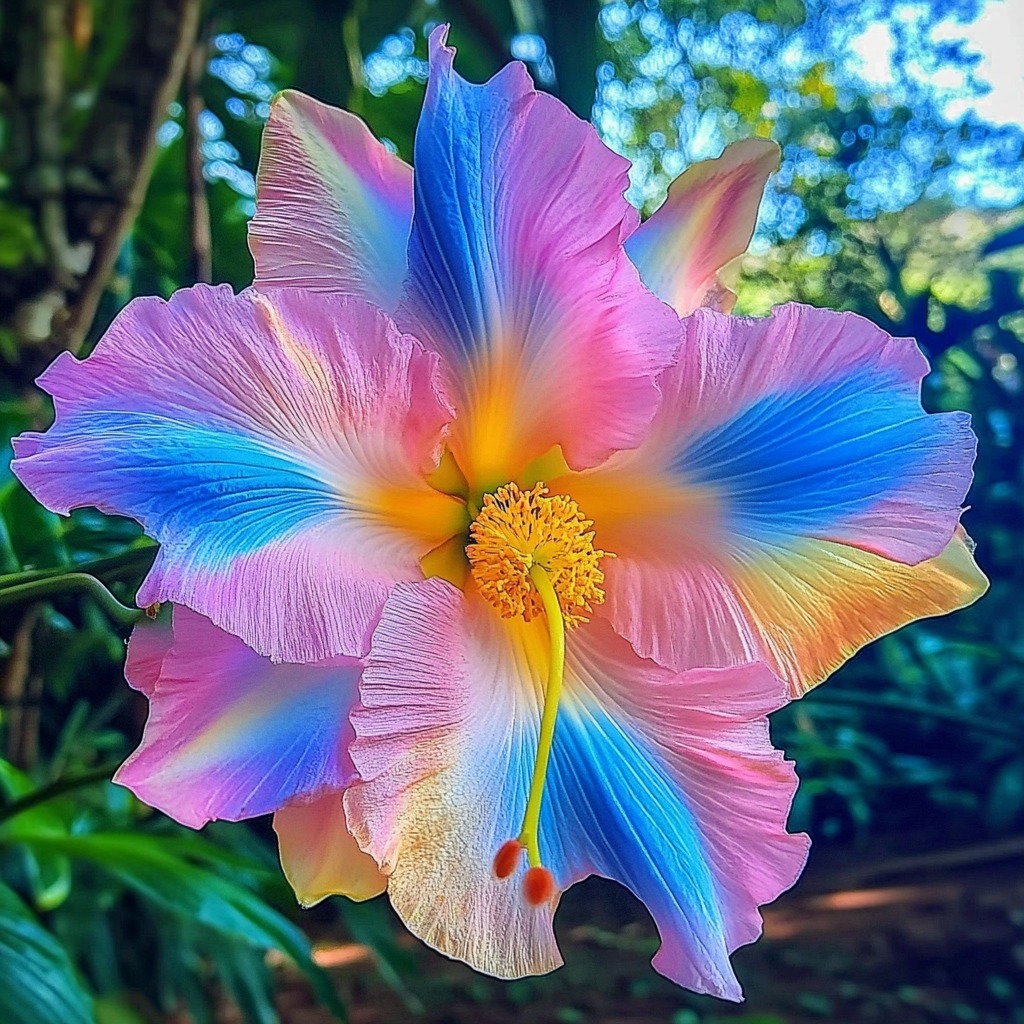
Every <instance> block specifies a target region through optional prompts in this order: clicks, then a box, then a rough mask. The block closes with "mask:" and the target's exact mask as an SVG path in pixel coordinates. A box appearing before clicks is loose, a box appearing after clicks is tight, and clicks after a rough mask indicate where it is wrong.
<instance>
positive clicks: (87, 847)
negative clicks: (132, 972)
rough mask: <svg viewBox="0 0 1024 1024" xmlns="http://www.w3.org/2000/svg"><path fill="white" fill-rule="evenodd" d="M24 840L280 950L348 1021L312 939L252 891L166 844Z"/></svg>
mask: <svg viewBox="0 0 1024 1024" xmlns="http://www.w3.org/2000/svg"><path fill="white" fill-rule="evenodd" d="M24 841H25V842H29V843H31V844H32V845H33V846H34V847H36V848H41V849H51V850H55V851H58V852H61V853H64V854H66V855H67V856H69V857H72V858H81V859H83V860H88V861H91V862H92V863H93V864H95V865H97V866H98V867H100V868H102V869H103V870H104V871H107V872H108V873H109V874H111V875H113V876H114V877H115V878H117V879H118V880H120V881H121V882H122V883H123V884H124V885H125V886H126V887H128V888H129V889H131V890H133V891H134V892H135V893H137V894H138V895H139V896H141V897H142V898H144V899H146V900H148V901H150V902H151V903H153V904H154V905H155V906H157V907H158V908H160V909H162V910H164V911H167V912H168V913H171V914H174V915H176V916H177V917H181V918H183V919H185V920H189V921H193V922H198V923H200V924H202V925H204V926H206V927H207V928H209V929H211V930H212V931H215V932H217V933H219V934H221V935H223V936H224V937H226V938H229V939H231V940H233V941H236V942H241V943H244V944H248V945H250V946H253V947H256V948H258V949H277V950H280V951H281V952H282V953H284V954H285V956H287V957H289V958H290V959H291V960H293V961H294V962H295V964H296V966H298V968H299V969H300V970H301V971H302V972H303V973H304V974H305V975H306V977H307V978H308V979H309V981H310V983H311V984H312V986H313V989H314V991H315V992H316V994H317V997H318V998H319V999H320V1001H321V1002H322V1003H323V1004H324V1005H325V1006H327V1007H328V1008H329V1009H330V1010H331V1012H332V1013H334V1014H335V1015H336V1016H337V1017H338V1018H339V1019H341V1020H343V1019H345V1011H344V1007H343V1006H342V1005H341V1002H340V1001H339V999H338V996H337V993H336V992H335V991H334V986H333V985H332V984H331V981H330V978H329V977H328V976H327V974H326V973H325V972H324V971H322V970H321V969H320V968H319V967H317V965H316V964H315V963H314V961H313V958H312V956H311V950H310V945H309V940H308V939H307V938H306V936H305V935H304V934H303V933H302V931H301V930H300V929H299V928H297V927H296V926H295V925H293V924H292V923H291V922H290V921H289V920H288V919H287V918H286V917H284V916H282V915H281V914H279V913H278V912H277V911H276V910H274V909H273V908H272V907H270V906H268V905H267V904H266V903H264V902H263V901H262V900H261V899H260V898H259V897H258V896H256V895H254V894H253V893H252V892H250V891H249V890H248V889H244V888H242V887H241V886H239V885H236V884H235V883H234V882H231V881H229V880H228V879H226V878H222V877H221V876H220V875H217V874H215V873H214V872H213V871H210V870H208V869H206V868H205V867H199V866H197V865H195V864H192V863H189V862H188V861H186V860H184V859H182V858H181V857H179V856H175V854H174V852H172V851H173V847H172V848H171V849H168V848H167V847H166V844H165V843H164V842H163V841H162V840H160V839H156V838H154V837H152V836H144V835H136V834H133V833H117V832H107V833H102V834H94V835H75V836H72V835H68V836H37V837H33V838H28V839H25V840H24Z"/></svg>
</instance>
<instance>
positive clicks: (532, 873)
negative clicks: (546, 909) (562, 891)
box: [523, 867, 555, 907]
mask: <svg viewBox="0 0 1024 1024" xmlns="http://www.w3.org/2000/svg"><path fill="white" fill-rule="evenodd" d="M523 893H524V895H525V896H526V902H527V903H530V904H532V905H533V906H535V907H539V906H540V905H541V904H542V903H547V902H548V901H549V900H550V899H551V897H552V896H554V895H555V876H554V875H552V874H551V872H550V871H548V869H547V868H541V867H536V868H530V870H529V871H527V872H526V875H525V876H524V878H523Z"/></svg>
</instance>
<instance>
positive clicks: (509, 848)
mask: <svg viewBox="0 0 1024 1024" xmlns="http://www.w3.org/2000/svg"><path fill="white" fill-rule="evenodd" d="M525 849H526V847H525V846H523V844H522V843H521V842H519V840H518V839H508V840H506V841H505V842H504V843H502V844H501V847H500V849H499V850H498V852H497V853H496V854H495V855H494V873H495V875H497V876H498V878H508V876H509V875H511V874H512V872H514V871H515V869H516V868H517V867H519V861H520V858H521V857H522V855H523V850H525Z"/></svg>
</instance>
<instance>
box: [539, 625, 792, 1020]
mask: <svg viewBox="0 0 1024 1024" xmlns="http://www.w3.org/2000/svg"><path fill="white" fill-rule="evenodd" d="M566 686H567V690H568V693H569V697H568V699H567V701H566V706H565V707H564V709H563V711H562V718H561V719H560V721H559V723H558V729H557V732H556V736H555V746H554V751H553V754H552V768H551V773H552V774H551V777H550V779H551V781H550V786H551V792H550V801H551V804H550V808H549V810H548V812H547V815H546V821H545V823H544V825H542V829H544V828H546V829H547V830H548V836H549V839H548V844H549V852H546V853H545V856H546V857H549V858H550V861H551V865H552V868H553V870H555V876H556V878H557V879H558V881H559V883H560V885H562V886H563V887H564V886H566V885H568V884H569V883H570V882H572V881H575V880H576V879H578V878H581V877H583V876H585V875H586V874H589V873H591V872H594V873H597V874H600V875H604V876H606V877H608V878H613V879H615V880H617V881H620V882H622V883H623V884H624V885H626V886H628V887H629V889H630V890H632V892H633V893H634V894H635V895H636V896H637V897H638V898H639V899H641V900H642V901H643V902H644V903H645V904H646V906H647V908H648V910H650V912H651V915H652V916H653V917H654V920H655V923H656V924H657V926H658V930H659V932H660V933H661V938H662V946H661V949H660V950H659V951H658V953H657V955H656V956H655V958H654V966H655V968H657V970H659V971H660V972H661V973H662V974H664V975H666V976H667V977H669V978H671V979H672V980H673V981H675V982H677V983H678V984H680V985H685V986H686V987H687V988H690V989H692V990H694V991H695V992H705V993H709V994H711V995H716V996H719V997H721V998H724V999H735V1000H738V999H740V998H742V993H741V989H740V986H739V983H738V982H737V980H736V977H735V975H734V973H733V970H732V967H731V965H730V963H729V953H731V952H732V951H733V950H734V949H736V948H737V947H738V946H741V945H744V944H746V943H748V942H753V941H754V940H755V939H756V938H757V937H758V936H759V935H760V934H761V915H760V914H759V913H758V907H759V906H761V905H762V904H764V903H769V902H771V901H772V900H774V899H775V898H776V897H777V896H778V895H779V894H780V893H782V892H784V891H785V890H786V889H788V888H789V887H790V886H791V885H792V884H793V883H794V882H795V881H796V879H797V878H798V877H799V875H800V872H801V870H802V869H803V865H804V861H805V860H806V856H807V849H808V846H809V840H808V839H807V837H806V836H805V835H790V834H788V833H787V832H786V818H787V816H788V814H789V808H790V804H791V803H792V799H793V795H794V794H795V792H796V787H797V778H796V773H795V772H794V770H793V765H792V763H791V762H788V761H786V760H784V758H783V756H782V754H781V752H780V751H777V750H775V749H774V748H773V747H772V744H771V739H770V737H769V733H768V720H767V718H766V715H767V714H768V713H769V712H771V711H774V710H776V709H777V708H778V707H780V706H781V705H782V704H784V703H785V702H786V687H785V684H784V683H783V682H782V680H780V679H778V678H777V677H776V676H775V675H773V674H772V673H771V672H770V671H769V670H768V669H767V668H766V667H765V666H764V665H761V664H748V665H739V666H736V667H734V668H730V669H695V670H692V671H689V672H683V673H674V672H671V671H669V670H667V669H664V668H662V667H661V666H659V665H656V664H655V663H654V662H652V661H645V660H642V659H640V658H638V657H637V656H636V654H635V653H634V652H633V650H632V648H631V647H630V646H629V644H628V643H626V641H624V640H623V639H622V638H621V637H619V636H617V635H616V634H615V633H614V632H613V631H612V629H611V627H610V626H609V625H608V624H607V623H606V622H602V621H595V622H593V623H591V624H590V625H589V626H587V627H584V628H581V629H579V630H576V631H574V632H573V633H571V634H570V636H569V645H568V660H567V666H566ZM541 839H542V843H541V845H542V848H543V846H544V832H543V831H542V834H541Z"/></svg>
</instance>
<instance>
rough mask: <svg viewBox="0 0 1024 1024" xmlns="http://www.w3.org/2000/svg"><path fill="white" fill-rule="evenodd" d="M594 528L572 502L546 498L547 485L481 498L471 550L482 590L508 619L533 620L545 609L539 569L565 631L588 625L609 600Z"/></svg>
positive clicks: (500, 490)
mask: <svg viewBox="0 0 1024 1024" xmlns="http://www.w3.org/2000/svg"><path fill="white" fill-rule="evenodd" d="M593 526H594V524H593V522H592V521H591V520H589V519H587V518H586V516H584V515H583V513H582V512H581V511H580V507H579V505H577V504H576V502H575V501H573V499H572V498H569V497H567V496H566V495H564V494H553V495H549V494H548V492H547V488H546V487H545V486H544V485H543V484H537V485H536V486H535V487H533V488H532V489H531V490H529V491H523V490H520V488H519V487H518V486H517V485H516V484H506V485H505V486H504V487H499V488H498V489H497V490H496V491H495V492H494V493H493V494H487V495H484V499H483V507H482V508H481V509H480V514H479V515H478V516H477V517H476V519H475V520H474V521H473V523H472V524H471V526H470V528H469V535H470V537H471V538H472V540H473V541H474V543H472V544H470V545H469V546H468V547H467V548H466V554H467V556H468V557H469V564H470V566H471V569H472V573H473V579H474V580H475V581H476V585H477V589H479V591H480V593H481V594H482V595H483V596H484V597H485V598H486V599H487V600H488V601H489V602H490V603H491V604H492V605H494V607H495V608H497V609H498V612H499V613H500V614H501V615H502V617H503V618H506V619H511V618H515V617H516V616H522V617H523V618H524V619H525V620H526V621H527V622H529V621H530V620H531V619H534V618H536V617H537V616H538V615H540V614H542V613H544V612H546V608H545V606H544V600H543V594H542V591H541V588H540V587H539V586H538V585H537V576H536V573H535V572H534V570H535V569H537V570H541V571H542V572H543V574H544V577H545V578H546V579H547V581H548V582H549V583H550V584H551V587H552V588H553V589H554V592H555V595H556V597H557V599H558V607H559V608H560V609H561V614H562V616H563V617H564V619H565V626H566V627H568V628H569V629H572V628H573V627H574V626H578V625H579V624H580V623H581V622H586V621H587V619H588V618H589V616H590V614H591V612H593V610H594V608H593V606H594V605H595V604H600V603H601V602H602V601H603V600H604V591H603V590H602V589H601V584H602V583H604V573H603V572H602V571H601V559H602V558H604V557H605V556H606V555H607V552H605V551H600V550H598V549H596V548H595V547H594V530H593ZM548 624H549V625H551V622H550V616H549V623H548Z"/></svg>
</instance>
